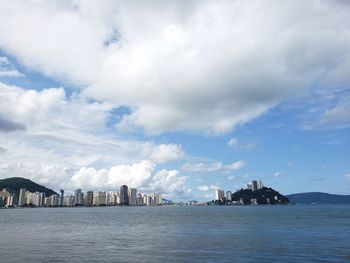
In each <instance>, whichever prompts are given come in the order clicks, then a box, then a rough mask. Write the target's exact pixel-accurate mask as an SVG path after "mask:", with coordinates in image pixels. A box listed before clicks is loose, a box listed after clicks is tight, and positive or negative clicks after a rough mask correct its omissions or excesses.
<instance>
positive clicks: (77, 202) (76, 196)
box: [74, 189, 84, 206]
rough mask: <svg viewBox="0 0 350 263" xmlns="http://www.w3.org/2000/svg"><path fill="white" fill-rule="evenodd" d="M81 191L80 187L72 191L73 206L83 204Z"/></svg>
mask: <svg viewBox="0 0 350 263" xmlns="http://www.w3.org/2000/svg"><path fill="white" fill-rule="evenodd" d="M83 198H84V196H83V193H82V192H81V189H77V190H75V193H74V205H75V206H81V205H83Z"/></svg>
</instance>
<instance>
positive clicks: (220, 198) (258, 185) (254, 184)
mask: <svg viewBox="0 0 350 263" xmlns="http://www.w3.org/2000/svg"><path fill="white" fill-rule="evenodd" d="M263 187H264V186H263V184H262V182H261V180H259V182H258V181H256V180H253V181H251V182H249V183H248V184H247V187H246V189H248V190H251V191H252V192H254V191H257V190H259V189H263ZM215 203H218V204H222V203H225V204H236V205H243V204H245V203H244V200H243V198H240V200H239V201H234V200H233V197H232V192H231V191H227V192H226V193H225V191H224V190H221V189H215ZM255 203H256V204H257V201H256V199H254V200H251V204H255Z"/></svg>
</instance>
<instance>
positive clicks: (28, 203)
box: [26, 191, 34, 205]
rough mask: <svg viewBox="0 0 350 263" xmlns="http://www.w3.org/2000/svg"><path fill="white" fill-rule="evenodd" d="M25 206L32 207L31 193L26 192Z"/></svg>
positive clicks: (32, 197) (32, 198) (32, 194)
mask: <svg viewBox="0 0 350 263" xmlns="http://www.w3.org/2000/svg"><path fill="white" fill-rule="evenodd" d="M26 204H27V205H34V193H31V192H29V191H27V192H26Z"/></svg>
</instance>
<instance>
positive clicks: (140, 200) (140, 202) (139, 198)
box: [137, 194, 143, 206]
mask: <svg viewBox="0 0 350 263" xmlns="http://www.w3.org/2000/svg"><path fill="white" fill-rule="evenodd" d="M137 205H139V206H142V205H143V197H142V195H141V194H138V195H137Z"/></svg>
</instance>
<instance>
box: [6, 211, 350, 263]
mask: <svg viewBox="0 0 350 263" xmlns="http://www.w3.org/2000/svg"><path fill="white" fill-rule="evenodd" d="M87 261H90V262H91V261H93V262H350V206H340V205H339V206H337V205H333V206H297V205H295V206H292V205H290V206H258V207H252V206H246V207H226V206H220V207H217V206H210V207H104V208H35V209H29V208H28V209H2V210H0V262H1V263H2V262H87Z"/></svg>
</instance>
